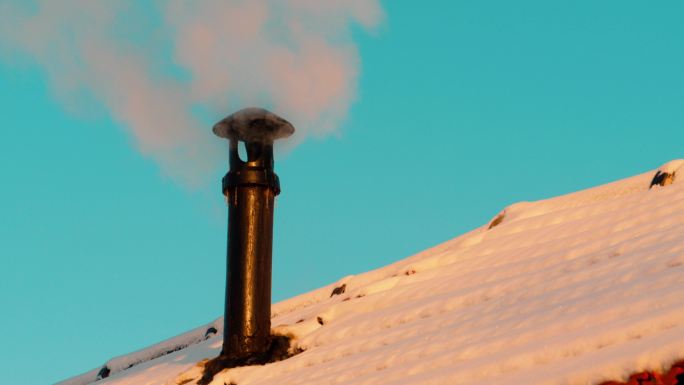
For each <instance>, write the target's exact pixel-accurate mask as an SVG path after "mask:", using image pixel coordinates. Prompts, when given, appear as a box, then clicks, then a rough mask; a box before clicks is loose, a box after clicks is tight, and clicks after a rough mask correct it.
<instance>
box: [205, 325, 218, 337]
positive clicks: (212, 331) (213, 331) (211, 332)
mask: <svg viewBox="0 0 684 385" xmlns="http://www.w3.org/2000/svg"><path fill="white" fill-rule="evenodd" d="M216 333H218V330H216V328H215V327H213V326H211V327H209V329H207V332H206V333H204V339H205V340H206V339H207V338H209V337H211V336H213V335H215V334H216Z"/></svg>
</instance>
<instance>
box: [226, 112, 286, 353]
mask: <svg viewBox="0 0 684 385" xmlns="http://www.w3.org/2000/svg"><path fill="white" fill-rule="evenodd" d="M213 131H214V134H216V135H217V136H219V137H222V138H227V139H228V140H229V141H230V170H229V171H228V173H227V174H226V176H225V177H223V183H222V184H223V194H224V195H225V197H226V201H227V203H228V269H227V273H226V282H227V283H226V307H225V317H224V329H223V330H224V335H223V351H222V352H221V355H222V356H226V357H229V358H235V359H242V358H247V357H251V356H254V355H255V354H259V353H265V352H266V351H267V350H268V348H269V345H270V334H271V258H272V254H271V253H272V244H273V202H274V198H275V196H276V195H278V194H279V193H280V182H279V180H278V176H277V175H276V174H275V172H274V171H273V142H274V141H275V140H276V139H280V138H286V137H288V136H290V135H292V133H293V132H294V127H293V126H292V125H291V124H290V123H289V122H287V121H286V120H285V119H282V118H280V117H279V116H277V115H275V114H273V113H271V112H269V111H266V110H264V109H261V108H246V109H243V110H240V111H238V112H236V113H234V114H232V115H230V116H228V117H227V118H225V119H223V120H221V121H220V122H218V123H216V125H214V128H213ZM239 142H243V143H244V145H245V150H246V153H247V154H246V157H247V159H245V160H243V159H240V155H239V153H238V145H239Z"/></svg>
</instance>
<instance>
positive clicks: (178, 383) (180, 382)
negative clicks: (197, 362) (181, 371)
mask: <svg viewBox="0 0 684 385" xmlns="http://www.w3.org/2000/svg"><path fill="white" fill-rule="evenodd" d="M193 380H194V378H186V379H185V380H180V381H178V382H177V383H176V385H185V384H187V383H188V382H192V381H193Z"/></svg>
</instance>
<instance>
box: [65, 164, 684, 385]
mask: <svg viewBox="0 0 684 385" xmlns="http://www.w3.org/2000/svg"><path fill="white" fill-rule="evenodd" d="M659 170H661V171H663V172H670V173H672V172H677V171H678V174H679V175H677V176H679V177H680V179H684V177H682V176H684V161H682V160H677V161H672V162H669V163H668V164H666V165H664V166H663V167H661V168H660V169H659ZM654 174H655V171H653V172H648V173H645V174H642V175H638V176H635V177H632V178H628V179H625V180H621V181H618V182H614V183H610V184H607V185H604V186H600V187H596V188H593V189H588V190H584V191H580V192H576V193H573V194H568V195H565V196H561V197H557V198H553V199H547V200H543V201H538V202H522V203H517V204H514V205H511V206H509V207H507V208H506V209H505V210H503V211H502V212H501V214H499V216H503V218H502V219H501V220H499V221H498V223H497V224H496V225H495V226H493V227H492V228H491V229H489V227H490V226H489V224H487V225H484V226H482V227H481V228H478V229H475V230H473V231H471V232H469V233H467V234H464V235H462V236H460V237H457V238H455V239H453V240H451V241H448V242H446V243H444V244H441V245H439V246H436V247H434V248H432V249H429V250H426V251H423V252H421V253H419V254H417V255H414V256H412V257H410V258H407V259H405V260H402V261H399V262H396V263H394V264H392V265H389V266H386V267H383V268H380V269H378V270H374V271H370V272H367V273H364V274H360V275H357V276H349V277H345V278H343V279H341V280H340V281H338V282H336V283H334V284H331V285H329V286H327V287H324V288H321V289H318V290H315V291H313V292H310V293H307V294H304V295H301V296H298V297H295V298H292V299H290V300H287V301H284V302H281V303H278V304H276V305H274V306H273V319H272V324H273V325H274V329H275V330H276V331H278V332H283V333H291V334H293V335H294V336H295V337H296V344H297V345H298V346H300V347H301V348H303V349H305V351H304V352H303V353H301V354H299V355H296V356H294V357H292V358H289V359H287V360H285V361H281V362H277V363H273V364H268V365H265V366H254V367H244V368H236V369H231V370H228V371H224V372H222V373H220V374H219V375H217V376H216V378H215V379H214V381H213V382H212V384H213V385H223V384H224V383H225V384H230V383H233V384H237V385H257V384H259V385H265V384H317V385H318V384H473V383H480V384H485V383H486V384H529V385H534V384H558V385H561V384H563V385H565V384H593V383H599V382H601V381H603V380H611V379H612V380H620V379H625V378H627V376H628V375H629V374H630V373H633V372H636V371H641V370H658V369H662V368H666V367H668V366H669V365H670V364H672V363H673V362H674V361H676V360H677V359H682V358H684V183H683V182H682V181H681V180H677V178H675V181H674V183H673V184H671V185H669V186H665V187H661V186H654V187H653V188H651V189H649V185H650V182H651V179H652V178H653V176H654ZM343 284H344V285H346V288H345V289H346V290H345V292H344V293H341V294H339V295H334V296H332V297H331V292H332V291H333V289H334V288H336V287H339V286H341V285H343ZM214 324H215V325H216V324H220V320H217V321H216V322H215V323H214ZM200 329H201V328H200ZM200 329H198V330H200ZM182 337H183V336H180V337H177V338H182ZM221 338H222V337H221V335H220V331H219V334H217V335H215V336H214V337H211V338H209V339H208V340H205V341H202V342H199V343H196V344H194V345H191V346H189V347H187V348H185V349H183V350H180V351H177V352H173V353H170V354H167V355H164V356H162V357H159V358H155V359H153V360H150V361H147V362H143V363H141V364H138V365H135V366H133V367H131V368H129V369H126V370H122V371H119V372H117V373H113V374H112V375H111V376H110V377H108V378H106V379H104V380H101V381H99V382H98V384H99V383H101V384H108V385H133V384H135V385H162V384H164V385H167V384H168V385H172V384H174V385H175V384H183V383H186V384H194V383H195V381H196V380H197V379H198V378H199V377H200V375H201V367H199V366H197V365H196V364H197V362H199V361H200V360H202V359H204V358H209V357H213V356H215V355H217V354H218V352H219V350H220V345H221ZM185 339H186V340H187V336H186V337H185ZM170 341H173V340H170ZM167 345H168V344H167ZM146 354H150V351H148V350H142V351H140V352H137V353H135V354H133V355H129V356H124V357H119V358H117V360H119V361H118V362H122V360H123V361H125V360H126V359H127V358H130V360H131V361H136V362H141V361H144V357H145V355H146ZM84 376H85V375H84ZM76 379H78V381H75V380H76ZM83 380H84V378H83V376H81V377H78V378H74V379H72V380H67V381H65V382H64V384H76V383H77V382H78V383H84V382H83Z"/></svg>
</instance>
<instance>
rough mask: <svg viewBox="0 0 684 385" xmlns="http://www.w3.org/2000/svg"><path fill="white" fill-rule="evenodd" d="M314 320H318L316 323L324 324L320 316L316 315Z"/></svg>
mask: <svg viewBox="0 0 684 385" xmlns="http://www.w3.org/2000/svg"><path fill="white" fill-rule="evenodd" d="M316 321H318V323H319V324H321V325H324V324H325V322H323V318H321V317H316Z"/></svg>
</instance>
